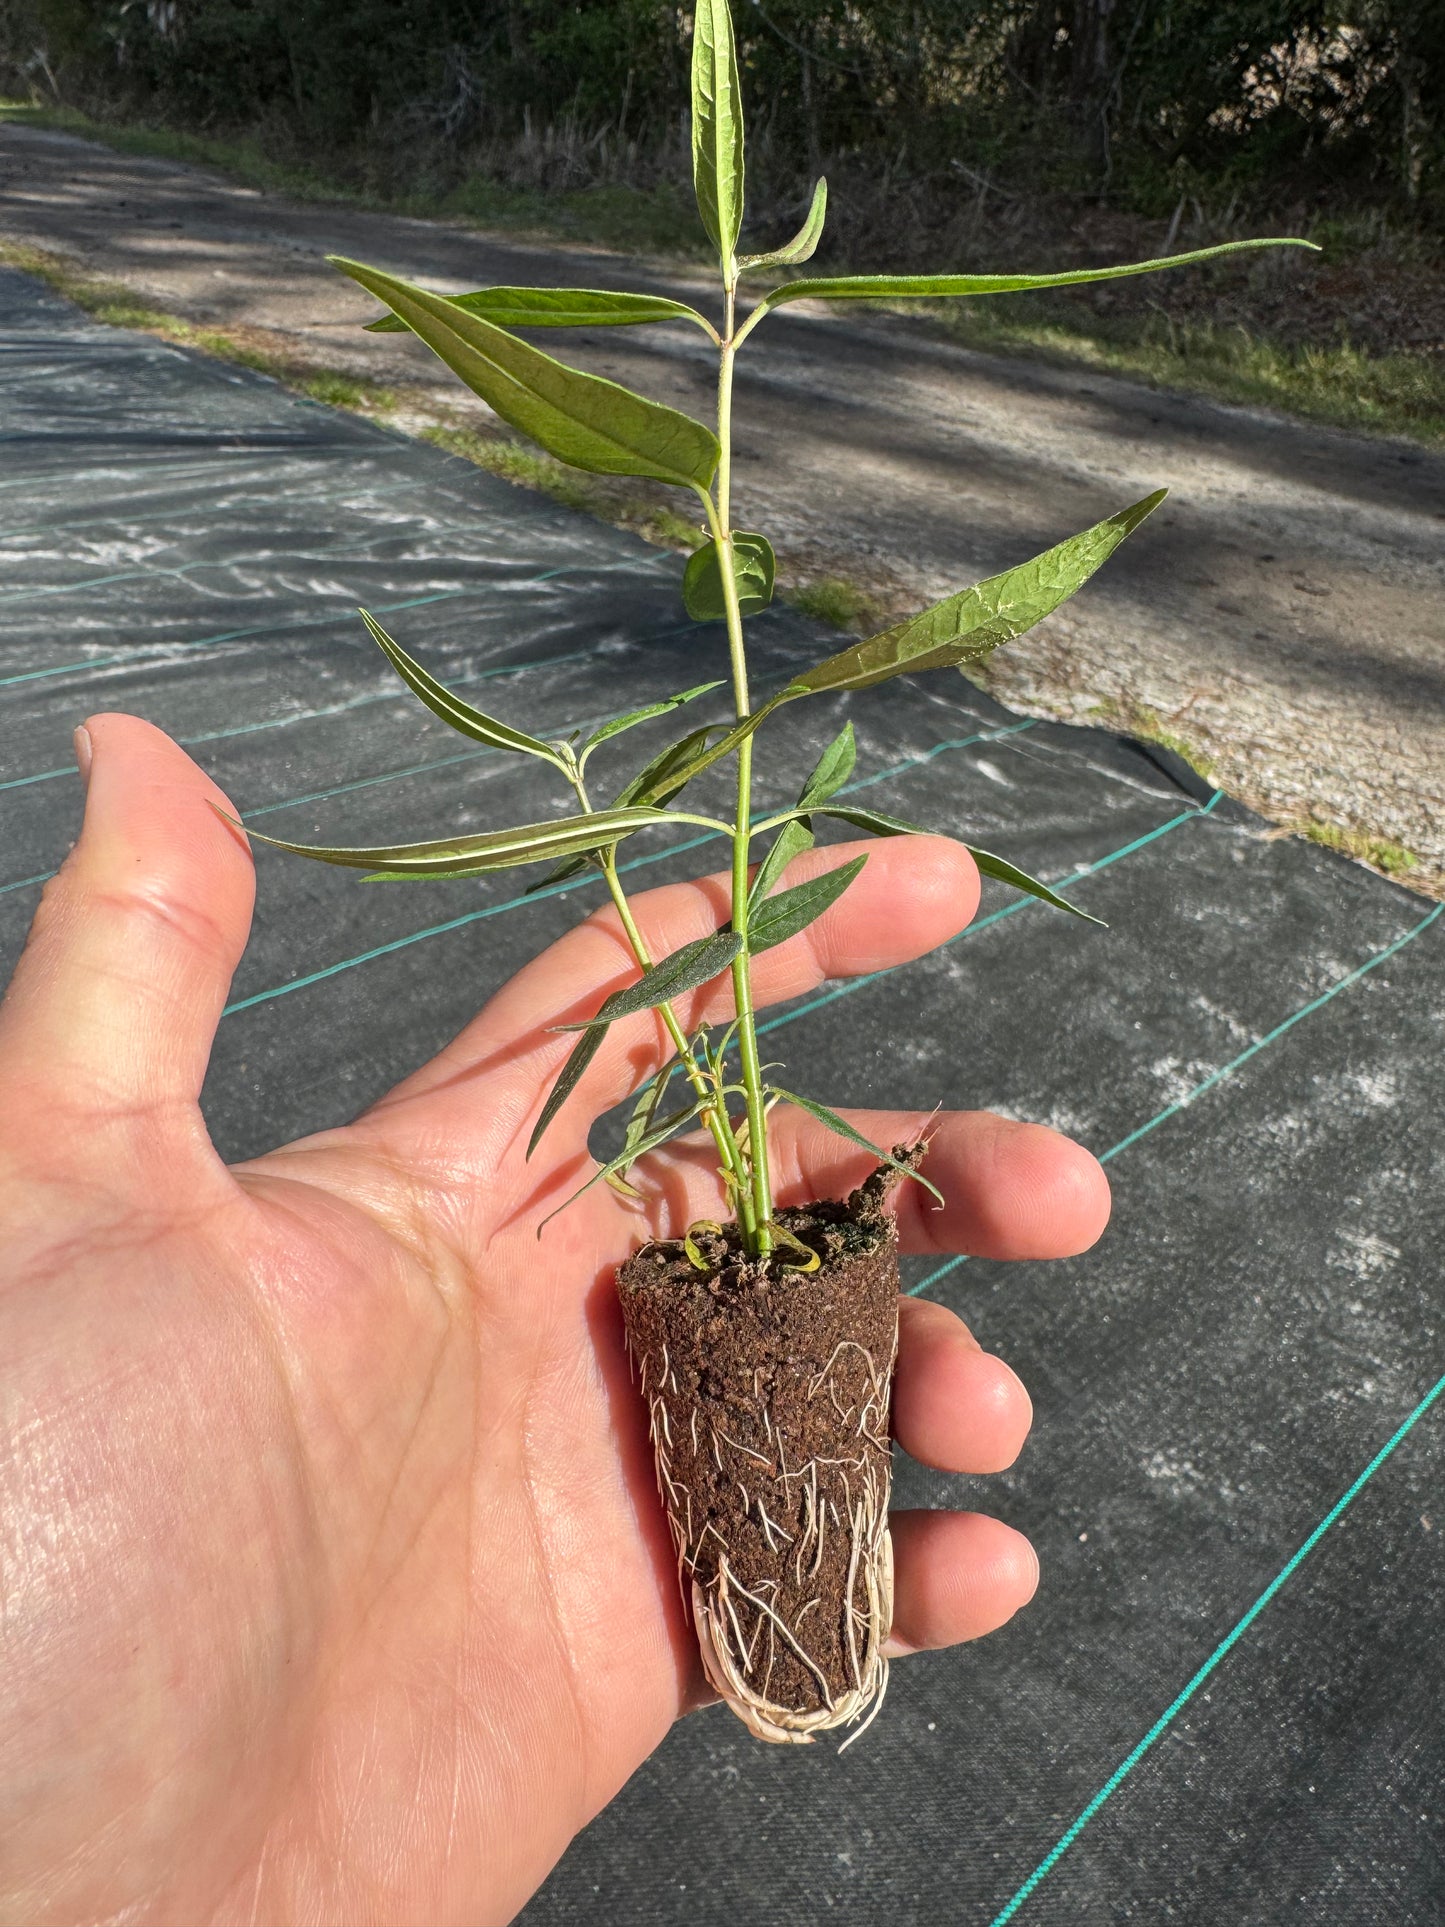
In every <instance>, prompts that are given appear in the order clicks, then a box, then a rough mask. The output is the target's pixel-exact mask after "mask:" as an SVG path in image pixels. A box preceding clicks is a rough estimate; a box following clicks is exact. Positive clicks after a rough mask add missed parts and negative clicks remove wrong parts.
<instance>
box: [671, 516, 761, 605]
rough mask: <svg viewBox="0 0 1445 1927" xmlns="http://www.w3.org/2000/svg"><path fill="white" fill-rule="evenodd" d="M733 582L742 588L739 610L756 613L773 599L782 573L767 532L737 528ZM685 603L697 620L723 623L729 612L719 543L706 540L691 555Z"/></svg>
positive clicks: (686, 572)
mask: <svg viewBox="0 0 1445 1927" xmlns="http://www.w3.org/2000/svg"><path fill="white" fill-rule="evenodd" d="M732 543H733V581H734V582H735V583H736V584H737V589H738V611H739V613H740V614H742V615H745V616H755V615H757V614H758V613H759V611H760V610H763V609H766V608H767V606H768V604H769V603H770V602H771V601H772V599H773V582H774V579H775V577H776V575H777V572H778V561H777V557H776V556H775V555H774V554H773V545H772V543H771V542H770V541H769V540H768V538H767V537H766V536H765V535H758V534H755V533H754V532H753V531H751V530H748V529H735V530H734V531H733V538H732ZM682 603H683V607H684V608H685V609H686V610H687V613H688V614H689V615H690V616H691V617H692V619H693V621H694V622H721V621H722V619H723V617H724V616H725V615H726V614H727V604H726V602H724V600H723V575H722V563H721V562H720V561H719V559H718V550H717V543H716V542H704V543H703V545H702V547H701V548H700V549H694V550H693V552H692V554H691V555H690V556H689V557H688V558H687V567H686V568H685V569H684V570H683V572H682Z"/></svg>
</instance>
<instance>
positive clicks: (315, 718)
mask: <svg viewBox="0 0 1445 1927" xmlns="http://www.w3.org/2000/svg"><path fill="white" fill-rule="evenodd" d="M688 626H691V625H688ZM677 633H678V630H677V629H676V628H674V629H663V630H661V631H660V632H659V633H658V634H657V635H655V636H648V637H647V638H646V639H645V640H646V642H665V641H666V640H667V638H668V637H669V636H675V635H676V634H677ZM602 646H603V645H602V644H600V643H599V644H597V645H596V646H595V647H594V648H591V649H569V650H568V651H567V652H566V654H565V655H561V656H538V657H537V658H536V659H535V660H534V661H532V662H509V663H502V664H500V665H499V666H497V667H496V668H492V669H478V670H474V671H473V673H472V674H471V675H470V676H454V677H453V678H452V680H451V681H450V682H449V683H448V684H447V687H448V688H449V689H469V688H471V686H472V685H473V684H474V683H479V682H490V681H491V680H492V679H493V678H494V677H496V676H520V675H521V674H522V673H523V671H524V670H528V669H556V668H559V667H560V666H561V665H562V664H563V663H568V662H581V661H583V660H584V659H585V658H587V657H589V656H595V655H596V654H597V653H598V651H599V650H600V649H601V648H602ZM410 694H411V692H410V691H409V690H407V689H404V688H403V689H390V688H388V689H373V690H370V691H368V693H367V694H366V695H364V696H351V697H348V698H347V700H346V701H345V702H342V703H332V704H330V705H329V706H328V707H326V708H325V709H301V710H297V711H296V713H295V714H294V715H291V716H272V717H269V718H268V719H267V720H265V721H263V722H256V723H236V724H234V725H233V726H232V727H231V728H230V729H208V730H204V731H203V732H202V733H201V734H200V735H199V736H177V737H176V739H175V740H176V741H177V742H178V743H179V744H180V746H181V748H182V749H195V748H197V747H198V745H200V744H201V743H219V742H226V741H229V740H230V739H231V738H232V737H235V736H254V735H256V734H257V733H258V732H260V731H262V730H267V729H289V728H290V727H291V726H292V724H293V723H316V722H324V721H325V720H326V718H327V717H328V716H349V715H350V714H351V712H352V711H353V710H354V709H365V708H367V707H368V706H369V705H370V704H372V703H397V702H406V701H407V700H408V699H409V697H410ZM75 774H76V768H75V765H74V763H62V764H61V765H60V767H59V768H58V769H42V770H37V771H36V772H35V773H34V774H33V775H32V776H12V777H11V778H10V780H9V781H8V782H6V783H0V790H23V789H25V788H26V787H27V786H28V785H29V784H31V783H51V782H54V781H55V779H56V778H57V777H60V776H74V775H75ZM268 807H270V808H274V807H276V806H275V805H268ZM51 874H53V872H52V873H51Z"/></svg>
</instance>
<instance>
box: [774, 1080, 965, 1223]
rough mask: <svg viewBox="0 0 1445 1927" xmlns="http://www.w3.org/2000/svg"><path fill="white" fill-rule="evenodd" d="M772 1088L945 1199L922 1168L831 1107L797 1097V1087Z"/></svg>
mask: <svg viewBox="0 0 1445 1927" xmlns="http://www.w3.org/2000/svg"><path fill="white" fill-rule="evenodd" d="M772 1091H773V1096H774V1097H780V1098H782V1100H783V1102H784V1103H785V1104H796V1105H797V1107H798V1109H799V1110H800V1111H806V1112H807V1113H808V1115H809V1117H815V1118H817V1120H818V1122H819V1123H820V1124H826V1125H827V1127H828V1129H829V1130H830V1131H836V1132H837V1133H838V1136H839V1137H845V1138H847V1139H848V1140H849V1142H850V1143H852V1144H860V1145H862V1147H863V1149H864V1150H865V1151H871V1152H872V1153H873V1155H874V1157H875V1158H877V1160H878V1162H879V1163H880V1164H889V1165H892V1167H893V1169H894V1170H895V1171H901V1172H902V1173H903V1175H904V1177H906V1178H912V1179H913V1181H914V1183H915V1184H921V1185H922V1186H923V1188H924V1190H925V1191H931V1192H932V1194H933V1196H934V1197H935V1198H937V1199H938V1202H939V1203H940V1204H943V1203H945V1202H946V1199H945V1198H944V1195H943V1193H942V1192H941V1191H940V1190H939V1188H938V1186H937V1185H936V1184H930V1183H929V1182H928V1179H927V1178H926V1177H924V1175H923V1173H922V1172H921V1171H915V1170H914V1168H913V1166H912V1165H911V1164H905V1163H904V1162H903V1161H902V1159H901V1158H896V1157H894V1155H893V1153H892V1152H891V1151H885V1150H884V1149H883V1148H882V1146H881V1145H878V1144H875V1143H874V1142H873V1140H872V1139H871V1138H866V1137H864V1135H863V1133H862V1132H861V1131H859V1130H857V1129H855V1128H854V1126H853V1125H851V1124H850V1123H849V1122H848V1120H847V1118H845V1117H839V1115H838V1113H837V1112H836V1111H830V1110H829V1109H828V1106H827V1105H826V1104H819V1103H817V1102H816V1101H815V1100H814V1099H813V1098H811V1097H799V1096H798V1094H797V1092H796V1091H782V1090H779V1089H778V1087H777V1086H776V1085H774V1086H773V1087H772Z"/></svg>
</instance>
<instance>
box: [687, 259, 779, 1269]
mask: <svg viewBox="0 0 1445 1927" xmlns="http://www.w3.org/2000/svg"><path fill="white" fill-rule="evenodd" d="M733 306H734V301H733V290H732V288H731V287H729V288H728V289H727V291H726V319H725V321H724V325H723V340H722V348H721V351H720V354H719V358H718V387H717V438H718V446H719V448H720V449H721V451H722V452H721V455H720V457H719V460H718V470H717V501H716V504H714V503H713V501H712V499H711V498H710V497H705V498H704V499H705V501H706V506H707V513H708V521H709V523H710V524H711V527H712V536H713V540H714V542H715V543H716V544H717V550H718V563H719V570H718V573H719V575H720V577H721V580H722V592H723V608H724V612H725V614H726V616H727V631H728V654H729V657H730V658H731V663H732V680H733V701H734V706H735V708H736V711H737V715H738V720H739V721H741V720H742V719H743V718H744V717H746V716H747V714H748V712H749V707H750V702H751V698H750V696H749V693H748V665H747V655H746V652H745V650H744V647H743V619H742V611H741V610H740V609H739V607H738V587H737V578H736V577H735V575H734V573H733V544H732V524H731V520H730V514H731V486H732V406H733V358H734V354H735V344H734V341H733ZM752 788H753V743H752V738H751V737H750V736H749V737H745V738H744V739H743V741H742V742H741V743H739V745H738V786H737V813H736V817H735V820H734V823H733V865H732V898H733V902H732V913H733V914H732V924H733V930H734V931H735V933H736V934H737V935H738V936H739V937H740V938H741V939H742V949H741V950H740V951H739V952H738V955H737V957H736V958H735V959H734V960H733V966H732V975H733V995H734V999H735V1001H736V1004H737V1017H738V1055H739V1057H740V1059H741V1063H742V1080H743V1090H744V1092H745V1093H746V1098H747V1113H748V1147H747V1148H748V1171H749V1179H750V1189H751V1196H752V1215H753V1220H754V1224H753V1231H752V1234H751V1236H749V1235H748V1234H747V1231H746V1228H744V1239H745V1242H746V1244H747V1247H748V1249H749V1251H751V1252H753V1253H754V1254H755V1255H756V1256H758V1257H766V1256H767V1254H768V1253H769V1252H770V1251H771V1250H772V1248H773V1233H772V1219H773V1193H772V1184H771V1181H770V1176H769V1171H768V1135H767V1118H766V1113H765V1106H764V1099H763V1077H762V1067H761V1064H760V1062H759V1058H758V1029H757V1020H756V1018H755V1017H754V1015H753V987H752V976H751V972H750V967H749V966H750V956H749V951H748V852H749V848H750V845H751V842H752ZM739 1222H740V1223H741V1218H740V1219H739Z"/></svg>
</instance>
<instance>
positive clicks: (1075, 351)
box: [930, 295, 1445, 444]
mask: <svg viewBox="0 0 1445 1927" xmlns="http://www.w3.org/2000/svg"><path fill="white" fill-rule="evenodd" d="M1029 300H1030V298H1029V297H1027V296H1022V297H1019V296H1013V295H1007V296H1004V297H1002V298H1001V299H1000V300H998V301H995V302H970V303H968V304H966V305H963V306H960V305H959V304H952V305H951V306H950V307H949V308H945V307H943V306H942V305H941V304H939V305H936V306H931V308H930V312H931V314H932V316H933V318H934V319H935V320H937V321H939V322H941V323H942V325H943V326H944V327H945V328H946V330H947V332H948V333H949V334H950V335H951V336H952V337H953V338H954V339H955V340H958V341H963V342H965V343H966V344H967V345H968V346H969V347H972V348H982V349H987V350H992V351H994V352H1003V353H1005V354H1024V355H1032V356H1034V357H1036V358H1038V359H1040V360H1044V361H1049V362H1052V363H1054V364H1055V365H1059V366H1066V367H1074V368H1077V367H1080V366H1083V367H1087V368H1097V369H1099V370H1101V371H1103V372H1105V373H1108V374H1115V375H1125V376H1128V377H1130V378H1131V379H1133V380H1136V381H1145V382H1148V383H1149V384H1150V385H1151V386H1153V387H1157V388H1176V389H1183V390H1185V391H1186V392H1190V393H1193V394H1200V395H1210V396H1213V397H1214V398H1215V399H1216V400H1219V401H1230V402H1242V403H1244V404H1245V405H1246V406H1249V407H1263V408H1271V409H1276V410H1278V411H1280V412H1282V413H1284V414H1290V415H1298V416H1301V417H1303V418H1304V419H1305V420H1307V421H1318V422H1326V423H1328V424H1329V425H1330V426H1331V427H1335V428H1350V429H1355V430H1357V431H1358V430H1363V431H1364V432H1365V433H1367V434H1377V435H1403V436H1408V437H1409V438H1410V439H1411V440H1414V441H1419V442H1425V443H1427V444H1438V443H1440V442H1442V441H1445V363H1441V362H1439V361H1438V360H1436V359H1435V358H1433V357H1431V356H1427V355H1400V354H1393V355H1370V354H1366V353H1365V352H1364V350H1362V349H1360V348H1357V347H1354V346H1352V345H1351V344H1350V343H1348V342H1341V343H1339V344H1337V345H1335V346H1332V347H1325V346H1300V347H1296V346H1292V345H1290V344H1287V343H1283V342H1279V341H1274V340H1271V339H1269V338H1268V337H1267V336H1263V335H1258V334H1254V333H1251V332H1250V331H1249V330H1248V329H1245V328H1242V327H1228V328H1226V327H1221V326H1219V325H1218V324H1216V323H1214V322H1210V321H1187V322H1175V321H1171V320H1170V319H1169V318H1168V317H1166V316H1161V315H1159V314H1158V313H1154V312H1151V313H1149V314H1147V315H1142V316H1122V317H1119V318H1117V319H1110V320H1108V321H1106V320H1104V318H1103V317H1101V316H1098V315H1093V314H1091V313H1090V312H1089V310H1088V309H1087V308H1084V307H1082V306H1080V308H1079V310H1078V312H1077V313H1071V312H1070V311H1069V308H1068V307H1067V306H1066V305H1065V304H1064V303H1063V302H1058V301H1056V302H1054V303H1052V304H1051V305H1048V306H1045V305H1043V304H1042V303H1039V304H1037V305H1032V306H1031V305H1029Z"/></svg>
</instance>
